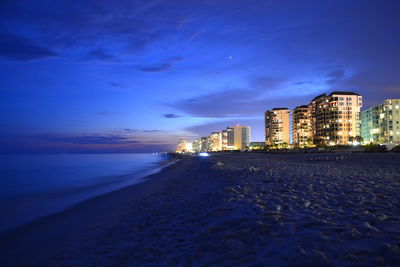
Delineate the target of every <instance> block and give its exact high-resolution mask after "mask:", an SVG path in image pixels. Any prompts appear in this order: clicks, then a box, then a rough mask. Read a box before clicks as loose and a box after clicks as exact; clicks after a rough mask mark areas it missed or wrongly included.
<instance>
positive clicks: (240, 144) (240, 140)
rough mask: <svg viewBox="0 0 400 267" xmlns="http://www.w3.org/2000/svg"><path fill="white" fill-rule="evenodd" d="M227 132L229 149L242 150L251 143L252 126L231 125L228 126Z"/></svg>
mask: <svg viewBox="0 0 400 267" xmlns="http://www.w3.org/2000/svg"><path fill="white" fill-rule="evenodd" d="M226 132H227V149H229V150H240V149H245V148H246V147H248V146H249V143H250V127H249V126H240V125H239V124H238V125H236V126H230V127H227V128H226Z"/></svg>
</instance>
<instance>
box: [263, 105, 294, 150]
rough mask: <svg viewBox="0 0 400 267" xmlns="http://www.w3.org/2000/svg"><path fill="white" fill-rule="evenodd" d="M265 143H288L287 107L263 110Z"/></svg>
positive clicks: (288, 116)
mask: <svg viewBox="0 0 400 267" xmlns="http://www.w3.org/2000/svg"><path fill="white" fill-rule="evenodd" d="M265 143H266V145H269V146H271V145H284V144H287V145H289V144H290V111H289V109H288V108H274V109H272V110H267V111H266V112H265Z"/></svg>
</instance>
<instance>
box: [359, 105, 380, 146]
mask: <svg viewBox="0 0 400 267" xmlns="http://www.w3.org/2000/svg"><path fill="white" fill-rule="evenodd" d="M381 113H382V105H378V106H373V107H370V108H369V109H367V110H365V111H363V112H361V137H362V139H363V143H365V144H369V143H375V144H378V143H380V141H381V138H380V137H381V136H380V135H381V133H382V130H381V129H380V128H381V127H380V125H379V117H380V114H381Z"/></svg>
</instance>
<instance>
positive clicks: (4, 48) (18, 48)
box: [0, 33, 59, 61]
mask: <svg viewBox="0 0 400 267" xmlns="http://www.w3.org/2000/svg"><path fill="white" fill-rule="evenodd" d="M57 56H59V55H58V54H57V53H55V52H53V51H51V50H50V49H47V48H44V47H41V46H39V45H37V44H35V43H34V42H33V41H32V40H30V39H28V38H25V37H22V36H17V35H13V34H7V33H0V57H3V58H6V59H10V60H16V61H33V60H40V59H45V58H50V57H57Z"/></svg>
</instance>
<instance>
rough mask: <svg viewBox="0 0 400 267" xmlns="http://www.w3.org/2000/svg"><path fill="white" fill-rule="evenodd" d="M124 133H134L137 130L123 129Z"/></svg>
mask: <svg viewBox="0 0 400 267" xmlns="http://www.w3.org/2000/svg"><path fill="white" fill-rule="evenodd" d="M123 130H124V131H125V132H128V133H135V132H137V130H136V129H130V128H125V129H123Z"/></svg>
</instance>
